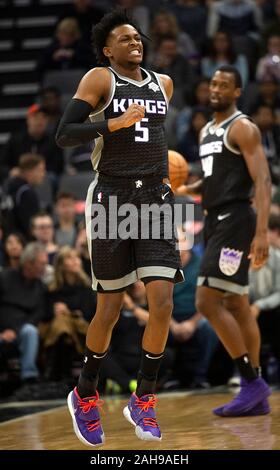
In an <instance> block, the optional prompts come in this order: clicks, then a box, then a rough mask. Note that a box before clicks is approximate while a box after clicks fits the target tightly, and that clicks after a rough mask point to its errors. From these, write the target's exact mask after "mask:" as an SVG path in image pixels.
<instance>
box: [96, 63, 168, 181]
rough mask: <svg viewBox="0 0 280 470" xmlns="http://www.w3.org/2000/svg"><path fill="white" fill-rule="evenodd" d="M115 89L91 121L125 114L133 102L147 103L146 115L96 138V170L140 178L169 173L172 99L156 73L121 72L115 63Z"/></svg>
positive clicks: (102, 172)
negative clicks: (137, 78)
mask: <svg viewBox="0 0 280 470" xmlns="http://www.w3.org/2000/svg"><path fill="white" fill-rule="evenodd" d="M109 70H110V71H111V75H112V76H111V93H110V96H109V99H108V102H107V103H106V104H105V105H104V106H103V108H102V109H101V110H98V111H97V112H96V113H92V114H91V115H90V119H91V121H99V120H101V121H103V120H104V119H110V118H116V117H118V116H120V115H121V114H123V113H124V112H125V111H126V110H127V109H128V107H129V106H130V105H131V104H132V103H138V104H140V105H143V106H145V108H146V111H145V117H144V118H143V119H142V120H141V121H140V122H137V123H136V124H135V125H133V126H131V127H128V128H123V129H120V130H118V131H116V132H112V133H110V134H106V135H104V136H101V137H99V138H97V139H95V147H94V150H93V153H92V164H93V168H94V170H97V171H98V172H99V173H101V174H105V175H109V176H119V177H128V178H130V177H131V178H139V177H145V176H159V177H166V176H168V148H167V142H166V138H165V131H164V120H165V117H166V113H167V107H168V100H167V97H166V95H165V91H164V88H163V86H162V85H161V83H160V79H159V77H158V76H157V74H156V73H154V72H150V71H147V70H144V69H141V70H142V74H143V80H142V81H139V82H138V81H135V80H132V79H130V78H127V77H124V76H122V75H119V74H117V73H116V72H115V71H114V70H113V69H112V68H111V67H109Z"/></svg>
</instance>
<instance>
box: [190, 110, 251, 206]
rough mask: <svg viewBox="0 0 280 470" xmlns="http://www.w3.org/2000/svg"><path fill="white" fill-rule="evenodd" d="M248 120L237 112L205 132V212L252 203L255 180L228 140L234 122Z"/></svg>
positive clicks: (202, 153)
mask: <svg viewBox="0 0 280 470" xmlns="http://www.w3.org/2000/svg"><path fill="white" fill-rule="evenodd" d="M244 117H246V118H247V116H245V115H244V114H242V113H241V112H240V111H236V112H235V113H234V114H233V115H232V116H230V117H229V118H228V119H226V120H225V121H223V122H221V123H220V124H219V125H215V122H214V121H211V122H209V123H208V124H206V126H205V127H204V128H203V129H202V132H201V141H200V150H199V155H200V159H201V164H202V169H203V173H204V179H203V186H202V205H203V207H204V208H205V209H212V208H215V207H219V206H222V205H224V204H227V203H232V202H238V201H246V200H248V201H249V200H250V197H251V195H252V189H253V181H252V179H251V177H250V174H249V172H248V169H247V166H246V163H245V160H244V157H243V155H242V154H241V153H240V152H239V151H238V149H236V148H233V147H232V146H231V145H230V144H229V142H228V138H227V136H228V131H229V129H230V126H231V125H232V123H233V122H235V121H236V120H237V119H241V118H244Z"/></svg>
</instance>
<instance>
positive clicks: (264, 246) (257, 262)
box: [248, 233, 269, 269]
mask: <svg viewBox="0 0 280 470" xmlns="http://www.w3.org/2000/svg"><path fill="white" fill-rule="evenodd" d="M268 254H269V243H268V239H267V234H266V233H264V234H256V235H255V237H254V239H253V241H252V244H251V250H250V254H249V256H248V258H249V259H250V260H251V265H252V268H253V269H260V268H261V267H262V266H263V265H264V264H265V263H266V262H267V259H268Z"/></svg>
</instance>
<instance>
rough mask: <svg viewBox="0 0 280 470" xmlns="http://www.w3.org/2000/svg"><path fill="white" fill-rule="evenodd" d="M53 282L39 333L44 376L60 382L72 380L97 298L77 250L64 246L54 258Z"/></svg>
mask: <svg viewBox="0 0 280 470" xmlns="http://www.w3.org/2000/svg"><path fill="white" fill-rule="evenodd" d="M54 268H55V269H54V280H53V282H52V283H51V284H50V286H49V294H48V317H47V318H46V320H47V321H46V322H45V323H44V324H42V325H41V328H40V331H41V336H42V338H43V343H44V346H45V348H46V358H47V375H48V377H49V378H52V379H55V380H59V379H61V378H63V377H64V378H66V377H68V378H69V377H70V376H71V365H72V360H73V358H74V355H75V353H76V354H79V355H81V354H82V353H83V351H84V347H85V337H86V332H87V328H88V325H89V322H90V321H91V319H92V317H93V315H94V313H95V308H96V294H95V293H94V292H93V290H92V289H91V281H90V278H89V277H88V276H87V274H86V273H85V272H84V271H83V269H82V263H81V259H80V257H79V255H78V253H77V251H76V250H74V249H73V248H71V247H68V246H65V247H63V248H61V249H60V250H59V252H58V254H57V256H56V259H55V265H54Z"/></svg>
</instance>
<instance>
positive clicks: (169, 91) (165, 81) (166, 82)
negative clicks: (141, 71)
mask: <svg viewBox="0 0 280 470" xmlns="http://www.w3.org/2000/svg"><path fill="white" fill-rule="evenodd" d="M158 76H159V79H160V82H161V84H162V86H163V88H164V91H165V93H166V96H167V98H168V100H169V101H170V100H171V98H172V95H173V80H172V78H170V77H169V76H168V75H163V74H159V75H158Z"/></svg>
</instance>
